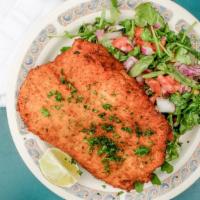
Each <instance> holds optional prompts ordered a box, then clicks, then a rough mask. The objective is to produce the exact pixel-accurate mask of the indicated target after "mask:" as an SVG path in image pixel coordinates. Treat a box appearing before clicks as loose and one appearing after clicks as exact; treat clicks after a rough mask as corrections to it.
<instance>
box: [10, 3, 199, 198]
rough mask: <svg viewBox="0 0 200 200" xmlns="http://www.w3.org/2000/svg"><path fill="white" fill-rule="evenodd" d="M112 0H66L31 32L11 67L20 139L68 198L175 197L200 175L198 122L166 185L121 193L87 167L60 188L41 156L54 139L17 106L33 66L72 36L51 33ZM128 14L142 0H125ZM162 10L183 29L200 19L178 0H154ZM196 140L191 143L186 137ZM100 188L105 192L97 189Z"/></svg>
mask: <svg viewBox="0 0 200 200" xmlns="http://www.w3.org/2000/svg"><path fill="white" fill-rule="evenodd" d="M108 2H109V1H108V0H87V1H86V0H76V1H75V0H69V1H67V2H66V3H63V4H62V5H61V6H60V7H59V8H57V9H56V10H55V11H54V12H53V13H50V14H49V15H48V16H47V17H46V18H44V19H40V20H39V21H38V22H37V23H36V25H35V26H33V27H32V29H31V30H30V31H29V33H28V34H27V38H26V39H25V42H24V45H22V47H21V48H20V49H19V56H18V59H16V60H14V61H13V66H12V71H11V73H10V80H11V81H10V84H9V88H8V104H7V115H8V121H9V126H10V129H11V133H12V137H13V140H14V143H15V145H16V147H17V149H18V151H19V153H20V155H21V157H22V159H23V160H24V162H25V163H26V165H27V166H28V167H29V169H30V170H31V171H32V173H33V174H34V175H35V176H36V177H37V178H38V179H39V180H40V181H41V182H42V183H43V184H44V185H45V186H46V187H48V188H49V189H50V190H51V191H53V192H55V193H56V194H57V195H59V196H60V197H63V198H65V199H68V200H78V199H87V200H100V199H102V200H111V199H113V198H115V199H122V200H132V199H162V200H164V199H170V198H173V197H175V196H176V195H178V194H179V193H181V192H182V191H184V190H185V189H186V188H188V187H189V186H190V185H191V184H192V183H193V182H194V181H195V180H197V178H199V175H200V129H199V128H198V127H197V128H195V129H194V130H193V131H191V132H189V133H187V134H186V135H185V136H183V137H182V142H183V146H182V149H181V154H180V159H178V160H177V161H176V162H174V166H175V170H174V173H173V174H170V175H166V174H163V173H160V172H158V173H159V176H160V178H161V180H162V185H161V186H152V185H151V184H150V183H149V184H145V189H144V192H142V193H141V194H138V193H136V192H135V191H132V192H130V193H124V194H123V195H121V196H120V197H118V196H117V192H119V191H120V189H115V188H113V187H112V186H109V185H108V186H107V187H106V188H105V189H103V188H102V184H104V183H103V182H102V181H99V180H97V179H95V178H94V177H93V176H92V175H91V174H89V173H88V172H86V171H84V174H83V176H82V177H81V179H80V181H79V183H77V184H75V185H74V186H72V187H71V188H67V189H66V188H60V187H57V186H54V185H52V184H51V183H49V182H48V181H47V180H46V179H45V178H44V177H43V176H42V174H41V172H40V170H39V166H38V158H39V157H40V155H42V153H43V152H44V151H45V149H47V148H48V145H47V144H45V143H44V142H42V141H41V140H40V139H39V138H37V137H36V136H33V135H32V134H31V133H29V132H28V131H27V129H26V127H25V125H24V124H23V122H22V121H21V119H20V117H19V114H18V112H17V111H16V100H17V95H18V90H19V88H20V85H21V83H22V82H23V80H24V78H25V77H26V75H27V73H28V71H29V70H30V69H31V68H33V67H34V66H36V65H39V64H42V63H45V62H47V61H49V60H53V59H54V57H55V56H56V55H57V54H58V52H59V49H60V47H61V46H64V45H66V44H67V43H68V41H67V40H66V39H61V38H54V39H49V38H48V36H47V35H55V34H62V33H63V32H64V31H65V30H68V31H73V30H76V29H77V28H78V26H79V25H81V24H83V23H85V22H90V21H93V20H94V17H95V16H99V15H100V11H101V10H102V7H105V6H107V7H108ZM119 2H120V8H121V10H122V17H127V16H132V15H133V11H132V10H133V8H134V7H135V5H136V4H138V3H140V2H143V1H141V0H120V1H119ZM152 2H154V3H155V5H156V7H157V8H158V10H159V11H160V12H161V14H162V15H163V16H164V17H165V19H166V20H167V21H169V24H170V27H171V28H172V29H175V30H180V29H181V28H182V27H184V26H188V24H191V23H192V22H194V21H197V19H195V18H194V17H193V16H192V15H191V14H189V13H188V12H187V11H186V10H184V9H183V8H181V7H180V6H178V5H177V4H175V3H173V2H171V1H166V0H152ZM196 34H198V35H200V25H199V24H198V25H197V26H196V27H195V30H193V32H192V34H191V37H192V39H193V41H197V42H196V43H195V44H196V47H197V48H198V49H200V47H199V46H200V45H199V38H198V37H197V36H196ZM188 140H189V141H190V143H187V142H186V141H188ZM97 193H99V194H97Z"/></svg>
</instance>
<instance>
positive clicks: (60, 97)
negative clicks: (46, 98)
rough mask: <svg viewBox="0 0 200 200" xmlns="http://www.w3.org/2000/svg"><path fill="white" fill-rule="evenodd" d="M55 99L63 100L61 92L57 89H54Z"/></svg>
mask: <svg viewBox="0 0 200 200" xmlns="http://www.w3.org/2000/svg"><path fill="white" fill-rule="evenodd" d="M55 100H56V101H58V102H60V101H62V100H63V97H62V94H61V93H60V92H58V91H56V93H55Z"/></svg>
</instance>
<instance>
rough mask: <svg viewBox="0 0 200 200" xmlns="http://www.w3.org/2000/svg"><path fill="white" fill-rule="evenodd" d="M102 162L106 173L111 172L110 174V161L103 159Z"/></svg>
mask: <svg viewBox="0 0 200 200" xmlns="http://www.w3.org/2000/svg"><path fill="white" fill-rule="evenodd" d="M101 162H102V164H103V166H104V171H105V172H106V173H109V172H110V165H109V159H107V158H103V159H102V160H101Z"/></svg>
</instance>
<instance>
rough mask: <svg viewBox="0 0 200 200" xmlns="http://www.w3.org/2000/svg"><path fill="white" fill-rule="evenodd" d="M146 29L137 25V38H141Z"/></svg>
mask: <svg viewBox="0 0 200 200" xmlns="http://www.w3.org/2000/svg"><path fill="white" fill-rule="evenodd" d="M143 31H144V29H143V28H141V27H138V26H137V27H136V28H135V37H136V38H141V35H142V32H143Z"/></svg>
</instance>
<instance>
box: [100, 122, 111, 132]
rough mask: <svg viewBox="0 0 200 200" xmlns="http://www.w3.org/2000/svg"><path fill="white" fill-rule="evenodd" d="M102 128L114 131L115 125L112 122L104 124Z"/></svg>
mask: <svg viewBox="0 0 200 200" xmlns="http://www.w3.org/2000/svg"><path fill="white" fill-rule="evenodd" d="M101 128H102V129H103V130H104V131H106V132H113V131H114V126H113V125H112V124H103V125H102V126H101Z"/></svg>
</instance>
